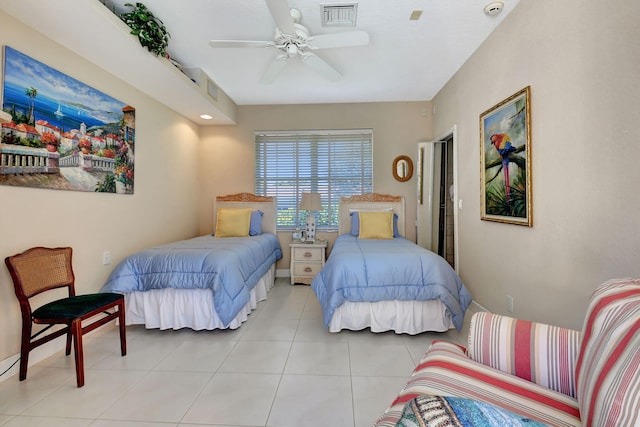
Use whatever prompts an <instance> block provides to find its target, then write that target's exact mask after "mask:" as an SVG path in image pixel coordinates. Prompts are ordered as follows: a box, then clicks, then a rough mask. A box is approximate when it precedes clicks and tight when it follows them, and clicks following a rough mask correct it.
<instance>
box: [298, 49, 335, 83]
mask: <svg viewBox="0 0 640 427" xmlns="http://www.w3.org/2000/svg"><path fill="white" fill-rule="evenodd" d="M302 62H304V63H305V64H306V65H307V66H309V68H311V69H313V70H314V71H316V72H317V73H318V74H320V75H322V76H324V77H325V78H326V79H328V80H330V81H332V82H335V81H338V80H340V79H341V78H342V74H341V73H340V72H339V71H338V70H336V69H335V68H333V67H332V66H331V65H329V64H328V63H327V62H326V61H325V60H324V59H322V58H319V57H318V56H317V55H314V54H313V53H308V52H307V53H305V54H304V55H302Z"/></svg>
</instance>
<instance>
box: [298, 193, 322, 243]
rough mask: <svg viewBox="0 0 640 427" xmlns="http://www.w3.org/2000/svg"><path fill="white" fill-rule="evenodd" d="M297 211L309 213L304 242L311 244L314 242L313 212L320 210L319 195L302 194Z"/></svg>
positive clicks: (314, 225) (314, 219) (314, 218)
mask: <svg viewBox="0 0 640 427" xmlns="http://www.w3.org/2000/svg"><path fill="white" fill-rule="evenodd" d="M298 209H300V210H303V211H309V214H308V215H307V235H306V240H305V241H307V242H311V243H313V242H314V241H315V240H316V217H315V215H314V214H313V211H318V210H320V209H322V204H321V203H320V193H302V199H301V200H300V206H299V207H298Z"/></svg>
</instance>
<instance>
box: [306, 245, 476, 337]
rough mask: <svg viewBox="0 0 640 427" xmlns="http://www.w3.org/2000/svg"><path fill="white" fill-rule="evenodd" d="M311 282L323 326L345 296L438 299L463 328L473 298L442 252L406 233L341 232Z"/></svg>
mask: <svg viewBox="0 0 640 427" xmlns="http://www.w3.org/2000/svg"><path fill="white" fill-rule="evenodd" d="M311 287H312V288H313V290H314V291H315V293H316V295H317V297H318V300H319V301H320V305H321V306H322V314H323V317H324V323H325V326H328V325H329V322H330V320H331V317H332V316H333V312H334V311H335V309H336V308H337V307H339V306H340V305H342V303H344V302H345V301H355V302H363V301H368V302H376V301H388V300H401V301H407V300H419V301H426V300H432V299H439V300H440V301H442V303H443V304H444V305H445V306H446V307H447V309H448V310H449V313H450V314H451V320H452V322H453V324H454V326H455V327H456V329H458V330H461V328H462V323H463V320H464V312H465V310H466V309H467V307H468V306H469V304H470V303H471V294H470V293H469V291H468V290H467V288H466V287H465V286H464V284H463V283H462V281H461V280H460V277H458V275H457V274H456V272H455V270H454V269H453V268H451V266H450V265H449V264H448V263H447V261H445V259H444V258H442V257H441V256H439V255H437V254H435V253H433V252H431V251H428V250H427V249H425V248H422V247H420V246H418V245H416V244H415V243H413V242H410V241H409V240H407V239H405V238H402V237H398V238H395V239H388V240H371V239H359V238H357V237H354V236H350V235H348V234H343V235H341V236H339V237H338V238H337V239H336V242H335V244H334V246H333V249H332V250H331V255H330V256H329V259H327V263H326V264H325V266H324V268H323V269H322V270H321V271H320V273H318V275H317V276H316V277H315V278H314V279H313V282H312V283H311Z"/></svg>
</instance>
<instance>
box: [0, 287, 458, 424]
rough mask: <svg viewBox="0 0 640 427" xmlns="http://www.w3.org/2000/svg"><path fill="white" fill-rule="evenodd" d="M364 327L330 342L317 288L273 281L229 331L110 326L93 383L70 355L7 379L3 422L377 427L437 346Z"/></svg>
mask: <svg viewBox="0 0 640 427" xmlns="http://www.w3.org/2000/svg"><path fill="white" fill-rule="evenodd" d="M469 315H470V313H469V314H467V316H466V319H467V321H466V322H465V329H464V330H463V331H462V332H461V333H458V332H456V331H455V330H451V331H448V332H445V333H423V334H420V335H416V336H409V335H396V334H395V333H393V332H387V333H381V334H374V333H371V332H370V331H369V330H364V331H342V332H340V333H337V334H330V333H329V332H327V330H326V329H325V328H324V327H323V325H322V316H321V310H320V305H319V304H318V301H317V299H316V297H315V294H314V293H313V291H312V290H311V288H310V287H308V286H304V285H296V286H290V285H289V284H288V279H286V278H285V279H277V280H276V285H275V287H274V288H273V289H272V290H271V292H270V293H269V296H268V299H267V300H266V301H263V302H261V303H259V304H258V308H257V309H256V310H255V311H254V312H253V313H251V315H250V316H249V320H248V321H247V322H245V323H244V324H243V325H242V326H241V327H240V328H239V329H237V330H233V331H221V330H218V331H197V332H196V331H192V330H179V331H172V330H168V331H159V330H147V329H144V328H143V327H141V326H130V327H128V328H127V347H128V354H127V356H126V357H121V356H120V352H119V344H118V334H117V329H116V328H115V327H112V328H103V329H104V330H105V331H104V332H95V333H94V334H92V335H89V336H88V337H86V339H85V343H84V344H85V370H86V372H85V375H86V383H85V386H84V387H82V388H76V386H75V371H74V361H73V356H69V357H65V356H64V353H63V352H60V354H57V355H54V356H52V357H50V358H48V359H46V360H44V361H42V362H40V363H38V364H36V365H35V366H32V367H30V368H29V372H28V378H27V380H26V381H22V382H20V381H18V378H17V375H16V376H14V377H11V378H8V379H7V380H5V381H2V382H0V425H1V426H3V427H4V426H6V427H13V426H34V427H35V426H43V427H44V426H46V427H58V426H65V427H67V426H70V427H71V426H73V427H75V426H78V427H81V426H92V427H115V426H124V427H150V426H166V427H169V426H196V425H197V426H203V425H205V426H218V427H231V426H251V427H257V426H273V427H289V426H291V427H316V426H317V427H328V426H331V427H364V426H370V425H371V424H372V423H373V422H374V421H375V420H376V418H377V417H378V416H379V415H380V413H381V412H382V411H383V410H384V409H385V408H386V407H387V406H388V405H389V403H390V402H391V401H392V400H393V398H394V397H395V396H396V394H397V393H398V391H399V390H400V388H401V387H402V386H403V385H404V383H405V382H406V380H407V377H408V376H409V374H410V373H411V371H412V370H413V367H414V366H415V364H416V363H417V362H418V361H419V360H420V358H421V357H422V355H423V354H424V352H425V350H426V349H427V347H428V346H429V344H430V343H431V341H432V340H434V339H448V340H452V341H457V342H461V343H463V342H464V341H465V339H466V334H467V332H466V331H467V328H468V319H469Z"/></svg>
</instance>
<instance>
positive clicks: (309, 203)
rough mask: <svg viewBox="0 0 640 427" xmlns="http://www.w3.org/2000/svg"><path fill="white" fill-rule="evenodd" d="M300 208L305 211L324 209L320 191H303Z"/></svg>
mask: <svg viewBox="0 0 640 427" xmlns="http://www.w3.org/2000/svg"><path fill="white" fill-rule="evenodd" d="M298 209H300V210H303V211H319V210H320V209H322V204H321V203H320V193H302V199H301V200H300V206H299V207H298Z"/></svg>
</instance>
